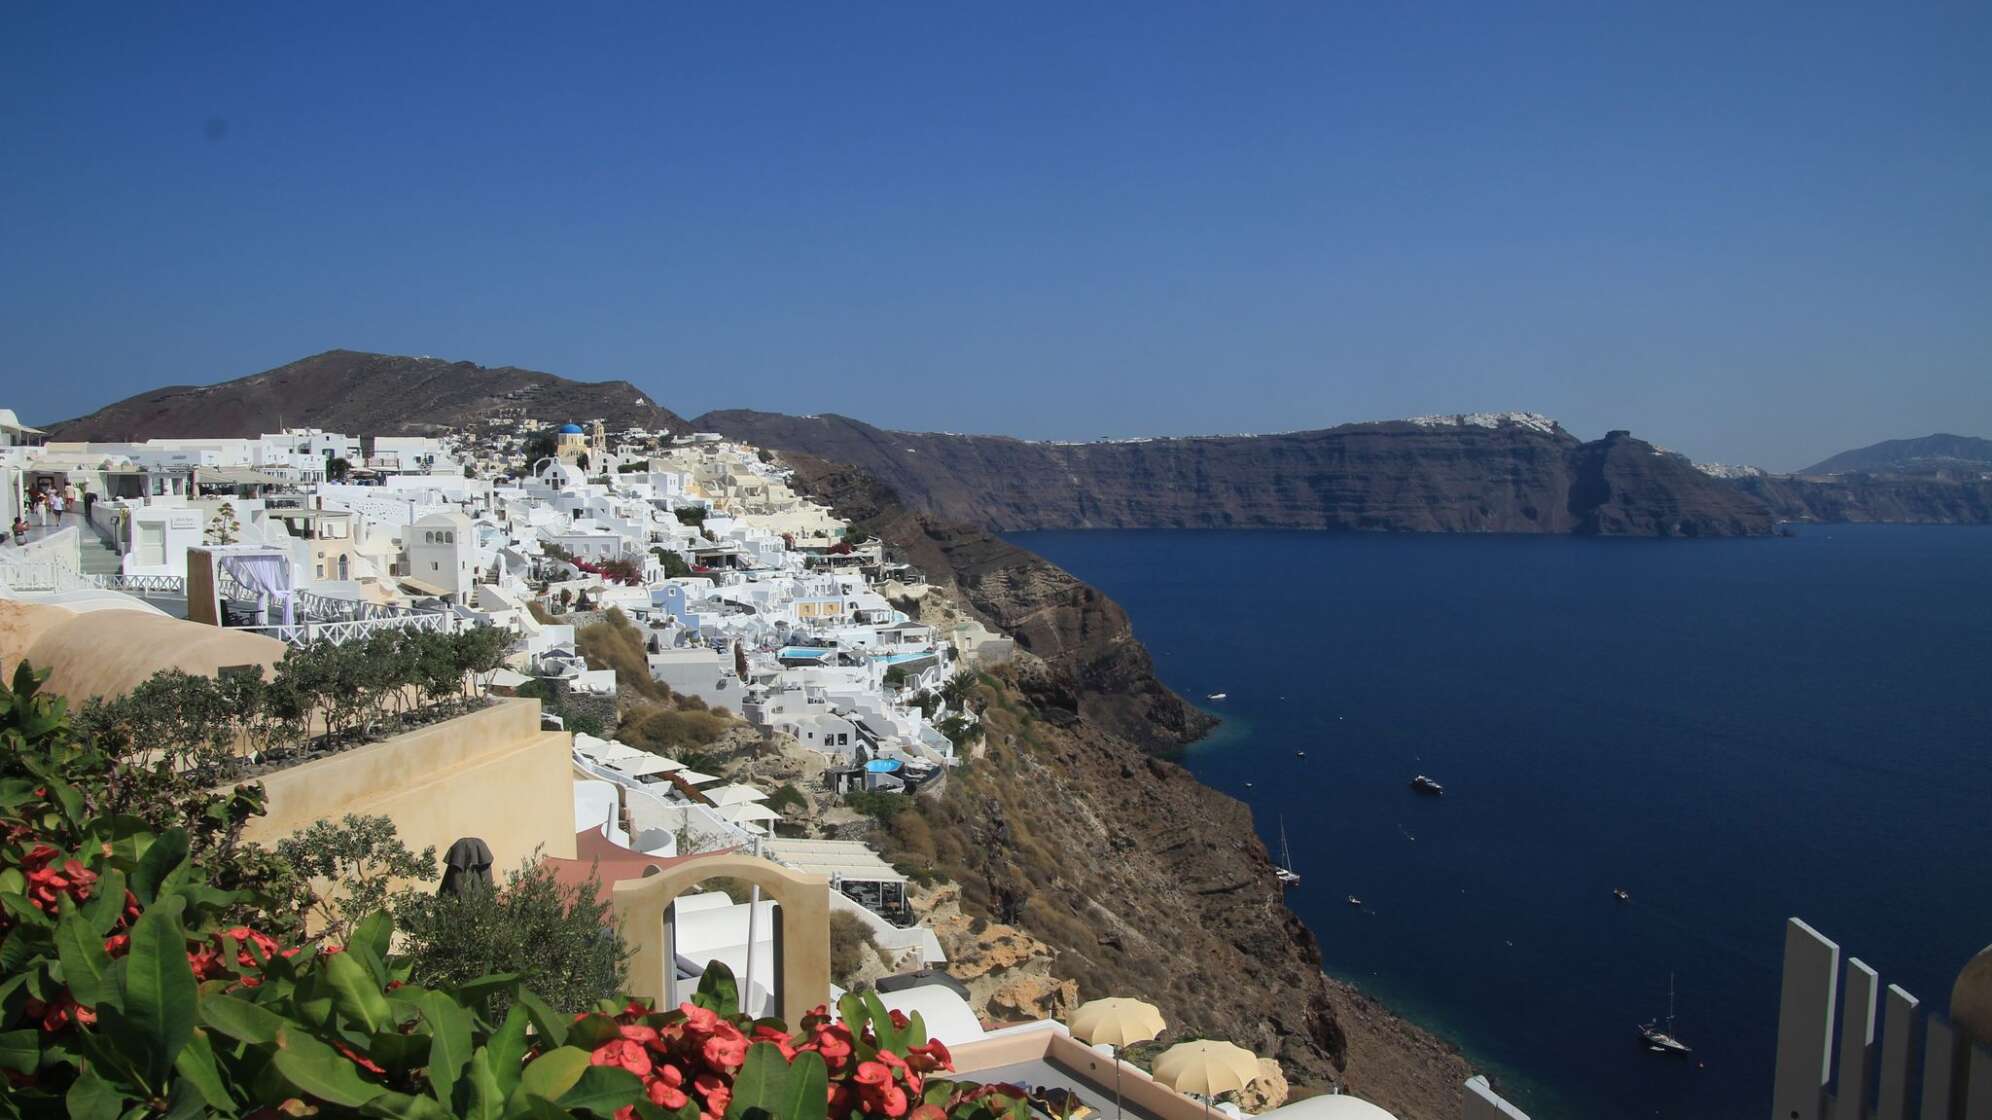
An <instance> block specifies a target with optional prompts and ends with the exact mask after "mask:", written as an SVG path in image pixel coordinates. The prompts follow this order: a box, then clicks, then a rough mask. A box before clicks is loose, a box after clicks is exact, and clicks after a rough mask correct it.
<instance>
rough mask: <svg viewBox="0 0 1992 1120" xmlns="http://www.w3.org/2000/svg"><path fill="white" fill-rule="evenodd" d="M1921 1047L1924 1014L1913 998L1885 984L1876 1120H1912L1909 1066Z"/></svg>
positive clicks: (1899, 989)
mask: <svg viewBox="0 0 1992 1120" xmlns="http://www.w3.org/2000/svg"><path fill="white" fill-rule="evenodd" d="M1922 1049H1923V1016H1922V1015H1921V1014H1919V1013H1918V1012H1917V1010H1916V997H1915V996H1912V995H1910V994H1909V993H1908V992H1905V991H1903V990H1902V989H1901V988H1899V987H1896V986H1895V985H1894V984H1890V985H1889V986H1888V1013H1887V1014H1886V1015H1885V1016H1884V1017H1883V1018H1882V1022H1881V1093H1880V1097H1879V1099H1878V1100H1876V1102H1875V1108H1874V1117H1875V1120H1912V1118H1911V1117H1910V1115H1909V1086H1911V1085H1913V1084H1914V1083H1915V1082H1914V1081H1913V1080H1912V1079H1911V1078H1910V1076H1909V1070H1910V1067H1911V1066H1912V1065H1913V1064H1914V1063H1915V1061H1916V1058H1917V1056H1918V1054H1919V1052H1920V1051H1921V1050H1922Z"/></svg>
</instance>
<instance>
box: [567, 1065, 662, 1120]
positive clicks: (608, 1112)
mask: <svg viewBox="0 0 1992 1120" xmlns="http://www.w3.org/2000/svg"><path fill="white" fill-rule="evenodd" d="M642 1097H643V1082H641V1081H638V1080H637V1079H636V1075H635V1074H633V1073H631V1072H630V1071H628V1070H626V1069H617V1068H615V1067H614V1066H589V1067H588V1068H587V1069H585V1070H583V1071H581V1079H580V1080H579V1081H576V1082H575V1083H574V1087H573V1088H572V1089H569V1090H567V1092H565V1093H563V1094H561V1097H560V1099H559V1100H558V1101H555V1102H554V1103H555V1104H558V1105H559V1106H560V1107H562V1108H569V1109H583V1110H586V1111H588V1112H593V1113H596V1114H597V1115H600V1116H614V1115H615V1111H616V1109H618V1108H621V1107H622V1106H624V1105H626V1104H634V1103H635V1102H636V1101H638V1100H641V1099H642Z"/></svg>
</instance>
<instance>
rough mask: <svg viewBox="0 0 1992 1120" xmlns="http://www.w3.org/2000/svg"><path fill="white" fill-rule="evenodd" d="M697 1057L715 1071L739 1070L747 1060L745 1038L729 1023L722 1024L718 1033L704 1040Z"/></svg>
mask: <svg viewBox="0 0 1992 1120" xmlns="http://www.w3.org/2000/svg"><path fill="white" fill-rule="evenodd" d="M699 1056H700V1057H702V1058H704V1059H705V1063H706V1065H708V1066H710V1067H712V1068H713V1069H715V1070H719V1071H723V1072H731V1071H733V1070H736V1069H739V1068H740V1065H741V1063H743V1062H745V1061H746V1060H747V1036H746V1035H743V1034H741V1033H740V1028H738V1027H735V1026H733V1025H732V1024H731V1023H726V1024H722V1025H721V1029H720V1031H719V1033H717V1034H715V1035H713V1036H712V1037H711V1038H708V1039H706V1041H705V1046H704V1047H703V1048H701V1049H700V1051H699ZM721 1111H725V1110H724V1109H722V1110H721Z"/></svg>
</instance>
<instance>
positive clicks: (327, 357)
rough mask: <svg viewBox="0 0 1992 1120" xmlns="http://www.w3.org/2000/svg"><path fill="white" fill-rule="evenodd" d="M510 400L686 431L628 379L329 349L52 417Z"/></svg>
mask: <svg viewBox="0 0 1992 1120" xmlns="http://www.w3.org/2000/svg"><path fill="white" fill-rule="evenodd" d="M505 408H519V409H524V410H525V414H526V415H527V416H530V417H532V418H534V419H537V420H544V421H568V420H574V421H587V420H593V419H597V418H600V419H602V420H605V421H607V422H608V423H609V425H610V426H611V427H613V428H625V427H629V426H635V427H641V428H646V429H650V430H653V431H655V430H666V431H674V432H676V431H685V430H687V428H686V425H685V422H684V420H683V419H681V418H680V417H679V416H678V415H677V414H675V413H673V412H671V411H670V410H669V409H665V408H660V407H658V406H657V405H656V404H654V403H652V402H651V400H650V396H649V394H647V393H645V392H643V391H642V390H640V389H638V388H637V387H636V386H634V385H631V384H630V383H629V382H627V381H595V382H583V381H570V380H568V379H567V378H564V377H559V376H556V375H554V374H551V373H540V372H538V371H536V370H529V369H518V368H516V367H514V366H499V367H493V368H487V367H485V366H480V365H476V364H475V363H472V362H451V361H445V360H444V359H442V358H407V357H398V356H396V355H392V354H363V353H360V352H358V351H354V350H328V351H326V352H325V353H323V354H317V355H314V356H312V357H309V358H304V359H302V360H300V361H295V362H291V363H290V364H288V365H282V366H278V367H277V368H275V369H270V370H264V371H263V372H262V373H253V374H250V375H249V376H247V377H238V378H236V379H235V380H233V381H223V382H220V383H218V384H214V385H173V386H168V387H167V388H164V389H154V390H151V391H150V392H146V393H140V394H139V395H137V396H135V397H129V398H127V399H125V400H122V401H119V402H117V403H116V404H111V405H106V406H104V407H103V408H100V409H98V410H97V411H95V412H92V413H90V414H89V415H88V416H81V417H78V418H76V419H74V420H63V421H60V422H57V423H53V424H47V425H44V427H46V428H47V429H48V432H49V438H50V439H52V440H104V441H119V440H140V439H148V438H151V437H154V436H162V437H165V436H180V437H202V436H256V435H262V434H263V433H265V432H275V431H278V430H280V429H282V428H284V427H293V428H307V427H308V428H324V429H327V430H329V431H336V432H344V433H346V434H348V435H356V436H360V435H366V436H377V435H378V436H389V435H419V434H423V433H426V432H428V431H430V430H432V429H435V428H439V427H465V426H468V425H470V424H473V423H475V422H477V421H478V420H481V419H484V418H485V417H487V416H490V415H491V414H492V413H494V412H496V411H498V410H500V409H505Z"/></svg>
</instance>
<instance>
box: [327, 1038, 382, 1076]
mask: <svg viewBox="0 0 1992 1120" xmlns="http://www.w3.org/2000/svg"><path fill="white" fill-rule="evenodd" d="M332 1049H334V1050H337V1051H338V1052H339V1053H341V1054H344V1055H345V1056H346V1060H347V1061H349V1062H351V1063H353V1064H354V1065H356V1066H358V1067H360V1068H361V1069H363V1070H366V1071H367V1072H368V1073H371V1074H373V1075H374V1076H376V1077H385V1076H387V1071H386V1070H384V1069H382V1068H381V1067H380V1063H379V1062H376V1061H374V1060H373V1059H372V1058H369V1057H367V1056H366V1055H365V1054H362V1053H360V1052H359V1051H358V1050H355V1049H353V1048H352V1047H350V1046H348V1045H346V1044H345V1043H343V1042H340V1041H338V1040H337V1039H334V1040H333V1042H332Z"/></svg>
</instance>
